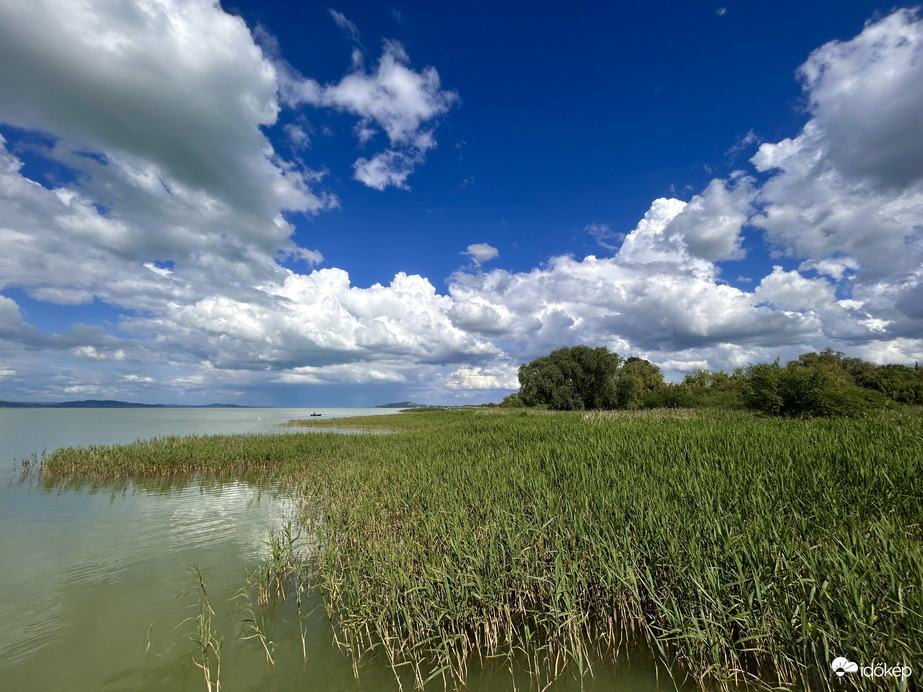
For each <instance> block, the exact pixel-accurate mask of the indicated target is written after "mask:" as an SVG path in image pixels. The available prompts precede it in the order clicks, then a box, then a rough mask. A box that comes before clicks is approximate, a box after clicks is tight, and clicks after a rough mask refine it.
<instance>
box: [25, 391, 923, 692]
mask: <svg viewBox="0 0 923 692" xmlns="http://www.w3.org/2000/svg"><path fill="white" fill-rule="evenodd" d="M304 425H305V426H307V427H310V428H317V429H322V428H326V427H335V426H336V425H337V422H336V421H323V422H318V421H306V422H304ZM348 425H349V427H351V428H358V427H364V428H368V429H388V430H391V431H392V432H393V433H394V434H390V435H297V434H295V435H278V436H263V437H245V436H231V437H193V438H186V439H175V438H164V439H159V440H152V441H149V442H142V443H136V444H134V445H128V446H122V447H111V448H100V447H96V448H88V449H63V450H58V451H56V452H53V453H52V454H50V455H48V456H47V457H46V458H44V459H43V461H42V465H41V473H42V474H43V476H44V477H45V479H46V481H47V482H49V483H57V482H66V481H67V480H68V479H74V480H76V479H86V478H107V477H116V476H117V477H125V476H139V475H143V476H150V475H158V474H162V475H171V474H188V473H200V474H214V475H223V476H226V475H242V474H254V473H256V474H260V475H261V476H262V477H264V478H273V479H276V480H278V481H286V482H288V483H292V484H295V485H293V486H292V488H293V489H294V492H296V493H297V494H298V495H299V496H300V497H301V498H302V502H303V511H302V515H303V516H302V520H301V522H300V523H301V526H300V527H297V530H296V529H293V528H292V527H291V526H289V527H287V529H286V531H285V532H283V533H280V534H275V535H274V536H273V538H272V541H271V545H272V546H274V547H273V551H272V557H271V558H270V559H269V560H268V561H267V564H266V565H265V566H264V567H263V568H261V569H262V571H259V572H257V573H256V577H254V578H253V580H252V581H251V583H250V586H249V587H248V588H249V589H252V590H253V594H254V595H255V598H253V597H250V596H249V595H248V599H247V601H246V602H247V603H248V604H249V605H248V607H249V608H251V614H252V615H253V617H252V620H253V623H252V625H253V626H252V627H251V629H250V630H248V632H247V636H251V635H252V636H253V637H254V639H257V640H259V641H260V642H261V643H262V646H263V647H264V648H265V650H266V656H267V660H268V661H271V658H272V653H273V645H272V642H271V641H270V639H269V637H268V635H267V634H266V628H265V627H264V624H263V623H262V621H261V620H260V617H259V609H260V608H262V607H265V603H266V602H268V601H271V600H272V598H277V597H279V594H280V593H282V591H284V590H285V589H288V592H287V593H289V597H292V596H291V594H292V593H294V594H296V596H295V597H296V598H298V599H299V604H300V603H301V599H302V598H303V597H304V596H305V594H306V593H308V592H313V591H314V590H319V591H320V592H321V593H322V595H323V597H324V603H325V606H326V610H327V614H328V616H329V617H330V620H331V623H332V625H333V627H334V632H335V633H336V634H335V636H336V639H337V642H338V643H339V645H340V646H341V647H342V648H343V649H344V650H345V651H346V652H348V654H349V655H350V656H352V658H353V661H354V665H355V668H356V671H357V674H358V675H359V676H360V677H361V666H362V663H363V661H364V660H366V657H368V656H369V655H373V654H377V655H383V656H385V657H386V658H387V660H388V661H389V662H390V663H391V665H392V666H393V668H394V670H395V674H396V675H397V676H398V680H399V681H400V680H413V682H414V684H416V686H418V687H419V686H422V685H423V684H424V683H425V682H426V681H427V680H438V681H439V682H440V683H444V684H445V685H446V686H449V687H451V686H454V685H459V684H463V683H464V681H465V679H466V675H467V672H468V670H469V668H470V667H471V666H479V665H482V664H484V663H485V661H496V660H497V659H498V658H499V660H506V661H508V664H509V665H510V666H513V665H514V663H513V662H514V661H515V662H516V663H515V665H517V666H523V667H525V668H527V669H528V670H529V671H530V673H531V675H532V677H533V679H534V680H535V682H536V684H537V686H538V687H539V688H541V687H542V686H544V685H545V684H547V683H548V682H550V681H552V680H554V679H556V678H558V677H559V676H561V675H577V676H580V675H584V674H589V673H592V666H593V663H594V661H596V660H598V659H599V657H600V656H603V657H606V656H612V655H614V653H615V652H616V651H618V650H619V648H620V647H624V646H626V645H628V644H629V643H631V642H637V641H646V642H647V644H648V646H649V647H650V648H651V650H653V651H654V652H655V653H656V654H657V655H658V656H659V657H660V658H661V659H662V660H664V661H666V662H668V663H669V664H670V665H672V666H673V670H674V671H676V672H677V674H679V675H680V677H682V676H683V675H687V676H689V677H691V678H692V679H694V680H696V681H698V682H700V683H702V684H703V685H709V686H712V685H718V686H722V685H724V684H728V685H733V684H734V683H735V682H749V683H756V684H761V685H782V686H788V687H812V688H816V687H821V688H827V687H833V686H834V685H835V684H837V685H838V684H839V683H841V682H842V680H841V679H839V678H837V677H836V676H835V675H833V673H832V671H831V668H830V662H831V660H833V658H834V657H836V656H839V655H845V656H848V657H849V659H850V660H852V661H858V662H860V663H861V662H868V663H872V662H879V661H885V662H887V663H889V664H892V665H913V664H914V662H918V661H920V660H923V477H921V465H923V459H921V456H923V455H921V450H923V415H921V413H920V412H919V411H915V410H912V409H907V410H903V411H891V412H889V411H886V412H884V413H881V414H879V415H875V416H869V417H866V418H859V419H842V418H831V419H803V420H801V419H783V418H773V417H760V416H757V415H754V414H752V413H749V412H746V411H728V410H705V411H692V410H688V409H687V410H660V411H637V412H627V411H609V412H605V411H594V412H551V411H545V410H535V409H526V408H518V409H514V410H498V409H481V410H478V409H470V410H464V411H418V412H413V413H407V414H401V415H399V416H389V417H372V418H367V419H352V420H350V421H349V423H348ZM299 531H300V533H301V535H302V539H301V540H302V541H304V545H306V546H307V549H306V550H305V551H303V552H304V554H303V555H300V557H297V559H296V556H297V555H299V554H298V553H296V551H294V550H293V548H292V546H293V545H294V543H295V540H294V539H293V538H292V534H293V532H294V533H298V532H299ZM299 560H300V562H299ZM284 585H287V586H284ZM248 594H249V592H248ZM299 611H300V609H299ZM206 641H207V639H206ZM206 649H207V647H206ZM206 653H207V650H206ZM914 672H915V673H917V671H914ZM917 674H919V673H917ZM207 682H208V681H207ZM440 686H441V685H440Z"/></svg>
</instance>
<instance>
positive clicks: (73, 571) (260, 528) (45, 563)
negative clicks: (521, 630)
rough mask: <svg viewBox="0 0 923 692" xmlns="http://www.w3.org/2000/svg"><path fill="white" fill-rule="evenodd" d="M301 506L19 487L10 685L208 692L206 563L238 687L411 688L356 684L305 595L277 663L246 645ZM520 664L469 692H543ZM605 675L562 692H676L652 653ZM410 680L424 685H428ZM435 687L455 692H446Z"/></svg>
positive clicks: (479, 678) (196, 490) (256, 489)
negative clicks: (200, 648) (254, 598)
mask: <svg viewBox="0 0 923 692" xmlns="http://www.w3.org/2000/svg"><path fill="white" fill-rule="evenodd" d="M293 496H294V495H293V494H292V493H289V492H283V491H280V490H279V489H278V488H274V487H267V486H263V485H259V484H256V483H253V482H247V481H245V480H228V479H211V478H208V479H204V478H186V479H182V478H144V479H136V480H125V479H123V480H118V481H112V482H99V481H84V482H78V481H73V480H68V481H63V482H58V483H51V482H45V481H39V480H37V479H30V480H29V481H27V482H25V483H9V484H3V487H2V488H0V554H2V555H3V556H4V560H3V561H2V562H0V585H2V591H0V594H2V595H0V612H2V619H3V623H4V626H3V627H2V628H0V680H3V685H4V689H16V690H43V692H44V691H46V690H68V691H70V690H146V691H148V690H149V691H160V690H163V691H164V692H166V691H170V692H173V691H174V690H203V689H205V682H204V679H203V675H202V671H201V670H199V669H198V668H196V667H195V665H194V664H193V662H192V657H193V653H194V651H195V645H194V642H193V639H195V636H196V635H195V629H196V628H195V622H194V619H195V616H196V614H197V613H198V612H199V608H200V601H199V596H198V593H197V582H196V580H195V578H194V576H193V574H192V572H191V569H192V567H193V565H197V566H198V568H199V569H200V570H201V572H202V574H203V577H204V580H205V582H206V584H207V593H208V599H209V604H210V606H211V607H212V608H213V609H214V611H215V618H214V623H215V625H216V628H217V629H216V632H217V636H219V637H220V638H221V639H222V640H223V645H222V650H221V651H222V656H221V683H222V687H223V688H224V689H229V690H233V689H237V690H290V689H316V690H325V691H338V690H342V691H346V690H349V691H358V690H366V691H376V692H377V691H379V690H397V689H399V688H400V687H399V684H398V682H397V681H396V680H395V677H394V673H393V672H392V671H391V670H390V669H389V668H388V666H387V661H386V660H385V658H384V657H383V656H372V657H369V658H366V659H364V660H363V661H362V664H361V667H360V681H358V682H357V681H356V680H355V679H354V677H353V670H352V664H351V662H350V661H349V660H348V659H347V658H346V657H345V656H344V655H343V654H342V653H341V652H340V651H339V650H338V649H337V648H336V646H335V645H334V639H333V631H332V629H331V626H330V623H329V621H328V620H327V619H326V617H325V615H324V608H323V604H322V603H321V600H320V597H319V596H318V595H317V594H316V593H315V594H313V595H311V596H310V597H309V598H308V600H307V602H306V603H305V604H303V606H302V610H301V614H302V617H301V618H299V614H298V611H297V610H296V606H295V603H294V599H290V600H289V601H286V602H281V603H275V604H273V605H271V606H270V607H269V608H268V609H267V610H265V611H263V614H264V615H265V616H266V619H265V636H266V637H267V640H268V641H270V642H271V643H270V644H269V646H270V647H271V650H272V656H273V659H274V663H275V665H270V664H269V663H268V662H267V660H266V656H265V653H264V650H263V648H262V646H261V644H260V643H259V641H257V640H245V639H243V638H242V635H244V634H245V633H246V632H247V631H248V630H247V626H246V624H245V620H246V619H247V617H248V613H247V612H246V611H245V603H244V604H242V602H241V600H240V594H241V588H242V585H244V584H246V579H247V575H248V571H249V570H250V569H252V568H254V567H255V566H256V564H257V563H258V561H259V560H260V559H261V558H262V557H263V556H264V555H265V554H266V552H267V546H266V544H265V541H266V540H267V536H268V533H269V530H270V528H275V529H278V527H279V526H280V525H281V524H282V523H283V522H285V521H288V520H290V519H292V518H295V517H297V510H298V507H297V506H296V504H295V503H294V502H293V501H292V499H291V498H292V497H293ZM301 540H303V541H306V540H307V539H306V537H302V539H301ZM305 547H306V544H303V545H302V548H303V549H304V548H305ZM307 613H311V614H310V615H306V614H307ZM302 637H304V638H303V639H302ZM516 668H522V670H516V672H514V673H511V671H510V669H509V662H508V661H506V660H505V659H501V660H498V661H486V662H485V665H484V667H483V669H481V668H478V666H477V665H476V657H473V658H472V660H471V665H470V667H469V674H470V678H469V681H468V688H467V689H469V690H481V691H484V692H488V691H490V692H500V691H503V690H509V689H513V688H514V685H515V687H516V688H518V689H521V690H528V689H530V688H531V687H530V679H529V676H528V674H527V673H526V672H525V668H526V662H525V661H518V660H514V670H515V669H516ZM594 673H595V677H592V678H586V679H584V680H582V681H580V680H578V679H577V678H576V677H574V676H573V675H572V674H567V673H565V674H564V675H563V676H562V677H561V678H560V679H559V680H558V681H557V682H556V683H555V684H554V686H553V687H552V688H551V689H554V690H565V691H570V690H574V691H575V690H580V689H585V690H600V691H601V690H612V689H620V690H636V691H637V690H644V691H645V692H647V691H649V690H655V689H660V690H667V689H673V688H674V685H672V684H671V683H670V681H669V679H668V678H667V677H666V675H665V671H664V670H663V669H658V668H657V666H656V665H655V664H654V661H653V659H652V657H651V655H650V653H649V652H647V651H646V650H643V649H640V650H633V651H632V655H631V657H627V656H625V655H623V656H620V657H616V658H615V659H609V660H607V661H601V662H597V663H596V664H595V666H594ZM408 675H409V674H408ZM401 684H402V685H403V688H404V689H412V687H413V678H412V675H409V676H403V677H402V678H401ZM427 689H428V690H438V689H443V683H442V680H441V679H439V678H437V679H436V680H434V681H433V682H432V683H431V684H430V685H428V686H427ZM689 689H694V688H693V687H691V686H690V687H689Z"/></svg>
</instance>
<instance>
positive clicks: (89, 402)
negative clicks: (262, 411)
mask: <svg viewBox="0 0 923 692" xmlns="http://www.w3.org/2000/svg"><path fill="white" fill-rule="evenodd" d="M0 408H266V407H265V406H240V405H238V404H139V403H134V402H130V401H114V400H111V399H104V400H101V399H85V400H83V401H60V402H30V401H0Z"/></svg>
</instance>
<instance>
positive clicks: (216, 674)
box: [145, 565, 221, 692]
mask: <svg viewBox="0 0 923 692" xmlns="http://www.w3.org/2000/svg"><path fill="white" fill-rule="evenodd" d="M190 571H191V572H192V574H193V576H194V577H195V580H196V593H197V595H198V610H199V613H198V615H196V617H195V618H188V619H187V620H184V621H183V622H182V623H180V624H181V625H182V624H184V623H185V622H188V621H189V620H192V621H193V622H194V623H195V626H196V631H195V633H194V634H190V635H188V636H189V638H190V639H191V640H192V641H193V642H195V644H196V653H195V654H193V657H192V662H193V663H194V664H195V665H196V667H197V668H200V669H201V670H202V674H203V676H204V679H205V689H206V690H207V692H213V691H214V692H219V691H220V690H221V639H220V638H219V637H218V635H217V633H216V630H215V628H214V626H213V625H212V618H214V617H215V611H214V610H212V607H211V604H210V603H209V601H208V590H207V589H206V586H205V578H204V577H203V576H202V572H201V571H200V570H199V566H198V565H193V567H192V569H191V570H190ZM151 627H153V625H151ZM150 634H151V628H148V648H150ZM146 653H147V651H146V650H145V654H146Z"/></svg>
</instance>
